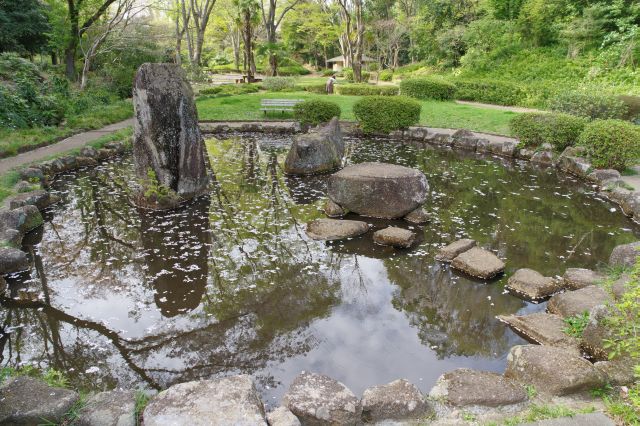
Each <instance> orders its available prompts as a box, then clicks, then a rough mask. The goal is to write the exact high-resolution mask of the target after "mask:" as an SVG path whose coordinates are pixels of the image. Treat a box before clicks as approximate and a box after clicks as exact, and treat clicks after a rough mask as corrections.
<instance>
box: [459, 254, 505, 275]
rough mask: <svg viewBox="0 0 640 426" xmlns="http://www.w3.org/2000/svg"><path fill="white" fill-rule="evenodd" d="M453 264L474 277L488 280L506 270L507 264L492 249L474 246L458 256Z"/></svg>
mask: <svg viewBox="0 0 640 426" xmlns="http://www.w3.org/2000/svg"><path fill="white" fill-rule="evenodd" d="M451 266H452V267H454V268H455V269H458V270H460V271H462V272H464V273H465V274H467V275H471V276H472V277H475V278H480V279H483V280H487V279H490V278H493V277H495V276H496V275H499V274H501V273H502V272H504V267H505V264H504V262H503V261H502V260H500V259H499V258H498V256H496V255H495V254H493V253H491V252H490V251H488V250H485V249H482V248H480V247H472V248H471V249H469V250H467V251H465V252H463V253H460V254H459V255H458V256H456V258H455V259H453V260H452V261H451Z"/></svg>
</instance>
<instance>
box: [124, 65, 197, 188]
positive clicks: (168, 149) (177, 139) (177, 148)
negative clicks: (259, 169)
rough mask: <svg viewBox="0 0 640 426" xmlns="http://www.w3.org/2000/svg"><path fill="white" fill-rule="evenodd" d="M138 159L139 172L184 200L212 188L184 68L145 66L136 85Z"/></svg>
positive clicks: (137, 169)
mask: <svg viewBox="0 0 640 426" xmlns="http://www.w3.org/2000/svg"><path fill="white" fill-rule="evenodd" d="M133 106H134V111H135V124H134V140H133V158H134V163H135V169H136V174H137V176H138V178H140V179H147V177H148V171H149V170H152V171H154V172H155V174H156V176H157V179H158V182H159V183H160V184H162V185H164V186H166V187H167V188H169V189H171V190H173V191H175V192H176V193H177V194H178V195H179V196H180V197H182V198H191V197H193V196H196V195H200V194H202V193H204V192H205V191H206V190H207V185H208V182H209V180H208V176H207V165H206V159H205V154H204V143H203V139H202V135H201V134H200V128H199V127H198V113H197V111H196V106H195V102H194V100H193V92H192V90H191V86H190V85H189V82H188V81H187V78H186V75H185V72H184V71H183V70H182V68H181V67H180V66H179V65H173V64H149V63H147V64H143V65H142V66H141V67H140V68H139V69H138V72H137V74H136V76H135V79H134V83H133Z"/></svg>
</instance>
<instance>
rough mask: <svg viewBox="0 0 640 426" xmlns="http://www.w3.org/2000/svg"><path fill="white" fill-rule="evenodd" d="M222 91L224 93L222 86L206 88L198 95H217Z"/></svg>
mask: <svg viewBox="0 0 640 426" xmlns="http://www.w3.org/2000/svg"><path fill="white" fill-rule="evenodd" d="M221 91H222V87H221V86H214V87H205V88H204V89H200V91H199V92H198V95H217V94H218V93H220V92H221Z"/></svg>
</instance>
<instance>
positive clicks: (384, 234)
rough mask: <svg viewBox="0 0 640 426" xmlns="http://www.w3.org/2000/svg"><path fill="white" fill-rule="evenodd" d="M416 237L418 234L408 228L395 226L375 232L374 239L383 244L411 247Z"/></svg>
mask: <svg viewBox="0 0 640 426" xmlns="http://www.w3.org/2000/svg"><path fill="white" fill-rule="evenodd" d="M415 239H416V234H415V233H413V232H411V231H409V230H408V229H402V228H398V227H395V226H389V227H388V228H385V229H381V230H379V231H376V232H374V234H373V241H374V242H375V243H376V244H380V245H382V246H393V247H398V248H409V247H411V245H412V244H413V242H414V241H415Z"/></svg>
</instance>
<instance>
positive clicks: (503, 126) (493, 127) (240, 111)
mask: <svg viewBox="0 0 640 426" xmlns="http://www.w3.org/2000/svg"><path fill="white" fill-rule="evenodd" d="M361 98H362V97H361V96H343V95H331V96H327V95H319V94H313V93H308V92H288V93H263V92H261V93H251V94H247V95H238V96H227V97H207V98H201V99H198V100H197V102H196V103H197V106H198V115H199V118H200V120H218V121H224V120H230V121H233V120H283V119H287V120H288V119H292V118H293V115H292V114H290V113H281V112H269V113H267V114H264V113H263V112H262V111H260V100H261V99H303V100H309V99H323V100H330V101H332V102H335V103H336V104H338V105H339V106H340V109H341V111H342V119H343V120H355V117H354V115H353V105H354V104H355V103H356V101H358V100H359V99H361ZM419 102H420V104H421V106H422V109H421V113H420V124H422V125H425V126H429V127H443V128H456V129H457V128H461V129H469V130H475V131H479V132H488V133H496V134H501V135H507V136H509V135H511V129H510V128H509V121H510V120H511V119H512V118H513V117H515V116H516V115H517V113H514V112H510V111H499V110H493V109H485V108H477V107H473V106H469V105H458V104H456V103H454V102H441V101H433V100H423V101H419Z"/></svg>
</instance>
